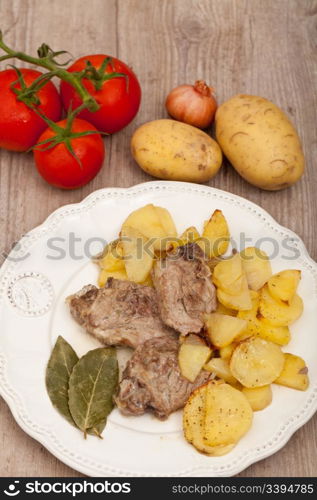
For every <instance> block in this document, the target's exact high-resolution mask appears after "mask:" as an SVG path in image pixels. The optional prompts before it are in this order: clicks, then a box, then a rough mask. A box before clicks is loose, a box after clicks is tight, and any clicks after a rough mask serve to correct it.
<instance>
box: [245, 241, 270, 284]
mask: <svg viewBox="0 0 317 500" xmlns="http://www.w3.org/2000/svg"><path fill="white" fill-rule="evenodd" d="M240 255H241V260H242V267H243V269H244V272H245V274H246V277H247V282H248V285H249V288H251V290H259V289H260V288H262V286H263V285H264V284H265V283H266V282H267V280H268V279H269V278H270V277H271V276H272V268H271V263H270V260H269V258H268V256H267V255H266V253H265V252H264V251H263V250H260V249H259V248H256V247H248V248H245V249H244V250H242V252H240Z"/></svg>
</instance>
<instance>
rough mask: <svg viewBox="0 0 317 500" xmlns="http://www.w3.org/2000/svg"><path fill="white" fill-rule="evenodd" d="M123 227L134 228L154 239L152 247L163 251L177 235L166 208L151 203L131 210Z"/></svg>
mask: <svg viewBox="0 0 317 500" xmlns="http://www.w3.org/2000/svg"><path fill="white" fill-rule="evenodd" d="M125 227H130V228H133V229H136V230H137V231H139V232H140V233H141V234H143V235H144V236H145V237H146V238H148V239H152V238H153V239H154V240H155V241H154V243H153V248H154V250H157V251H164V250H165V249H166V248H167V247H168V246H169V244H170V240H172V239H173V238H175V237H176V236H177V233H176V228H175V225H174V222H173V219H172V217H171V215H170V214H169V212H168V210H166V209H164V208H161V207H155V206H154V205H153V204H148V205H145V206H144V207H141V208H138V209H137V210H134V212H131V213H130V215H129V216H128V217H127V218H126V220H125V221H124V223H123V226H122V230H124V228H125Z"/></svg>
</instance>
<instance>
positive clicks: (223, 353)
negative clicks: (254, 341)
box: [219, 342, 237, 360]
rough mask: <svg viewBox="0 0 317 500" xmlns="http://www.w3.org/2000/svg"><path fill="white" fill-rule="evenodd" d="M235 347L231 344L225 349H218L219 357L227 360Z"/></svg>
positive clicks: (234, 344) (235, 345)
mask: <svg viewBox="0 0 317 500" xmlns="http://www.w3.org/2000/svg"><path fill="white" fill-rule="evenodd" d="M236 347H237V344H236V343H235V342H233V343H232V344H229V345H227V346H226V347H221V348H220V349H219V355H220V357H221V358H222V359H227V360H229V359H230V358H231V356H232V354H233V351H234V350H235V348H236Z"/></svg>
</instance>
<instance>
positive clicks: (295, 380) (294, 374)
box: [274, 352, 309, 391]
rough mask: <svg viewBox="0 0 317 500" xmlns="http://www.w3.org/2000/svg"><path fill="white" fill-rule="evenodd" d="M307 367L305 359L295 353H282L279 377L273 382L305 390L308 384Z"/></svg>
mask: <svg viewBox="0 0 317 500" xmlns="http://www.w3.org/2000/svg"><path fill="white" fill-rule="evenodd" d="M307 373H308V368H307V366H306V363H305V361H304V360H303V358H301V357H300V356H295V354H290V353H288V352H287V353H285V354H284V366H283V370H282V372H281V373H280V375H279V377H278V378H277V379H275V380H274V383H275V384H278V385H285V386H286V387H290V388H291V389H297V390H299V391H306V389H307V388H308V386H309V378H308V375H307Z"/></svg>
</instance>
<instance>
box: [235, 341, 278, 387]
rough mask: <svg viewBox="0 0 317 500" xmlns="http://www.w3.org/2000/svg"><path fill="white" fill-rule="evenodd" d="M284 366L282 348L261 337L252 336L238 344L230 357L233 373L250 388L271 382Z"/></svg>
mask: <svg viewBox="0 0 317 500" xmlns="http://www.w3.org/2000/svg"><path fill="white" fill-rule="evenodd" d="M283 366H284V354H283V352H282V351H281V348H280V347H279V346H278V345H276V344H273V342H268V341H267V340H264V339H262V338H260V337H250V338H248V339H246V340H244V341H243V342H241V343H240V344H238V346H237V347H236V349H235V350H234V352H233V354H232V356H231V359H230V370H231V373H232V375H233V376H234V377H235V378H236V379H237V380H238V381H239V382H240V383H241V384H242V385H244V386H245V387H249V388H253V387H261V386H263V385H268V384H271V383H272V382H274V380H276V379H277V377H279V375H280V374H281V372H282V369H283Z"/></svg>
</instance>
